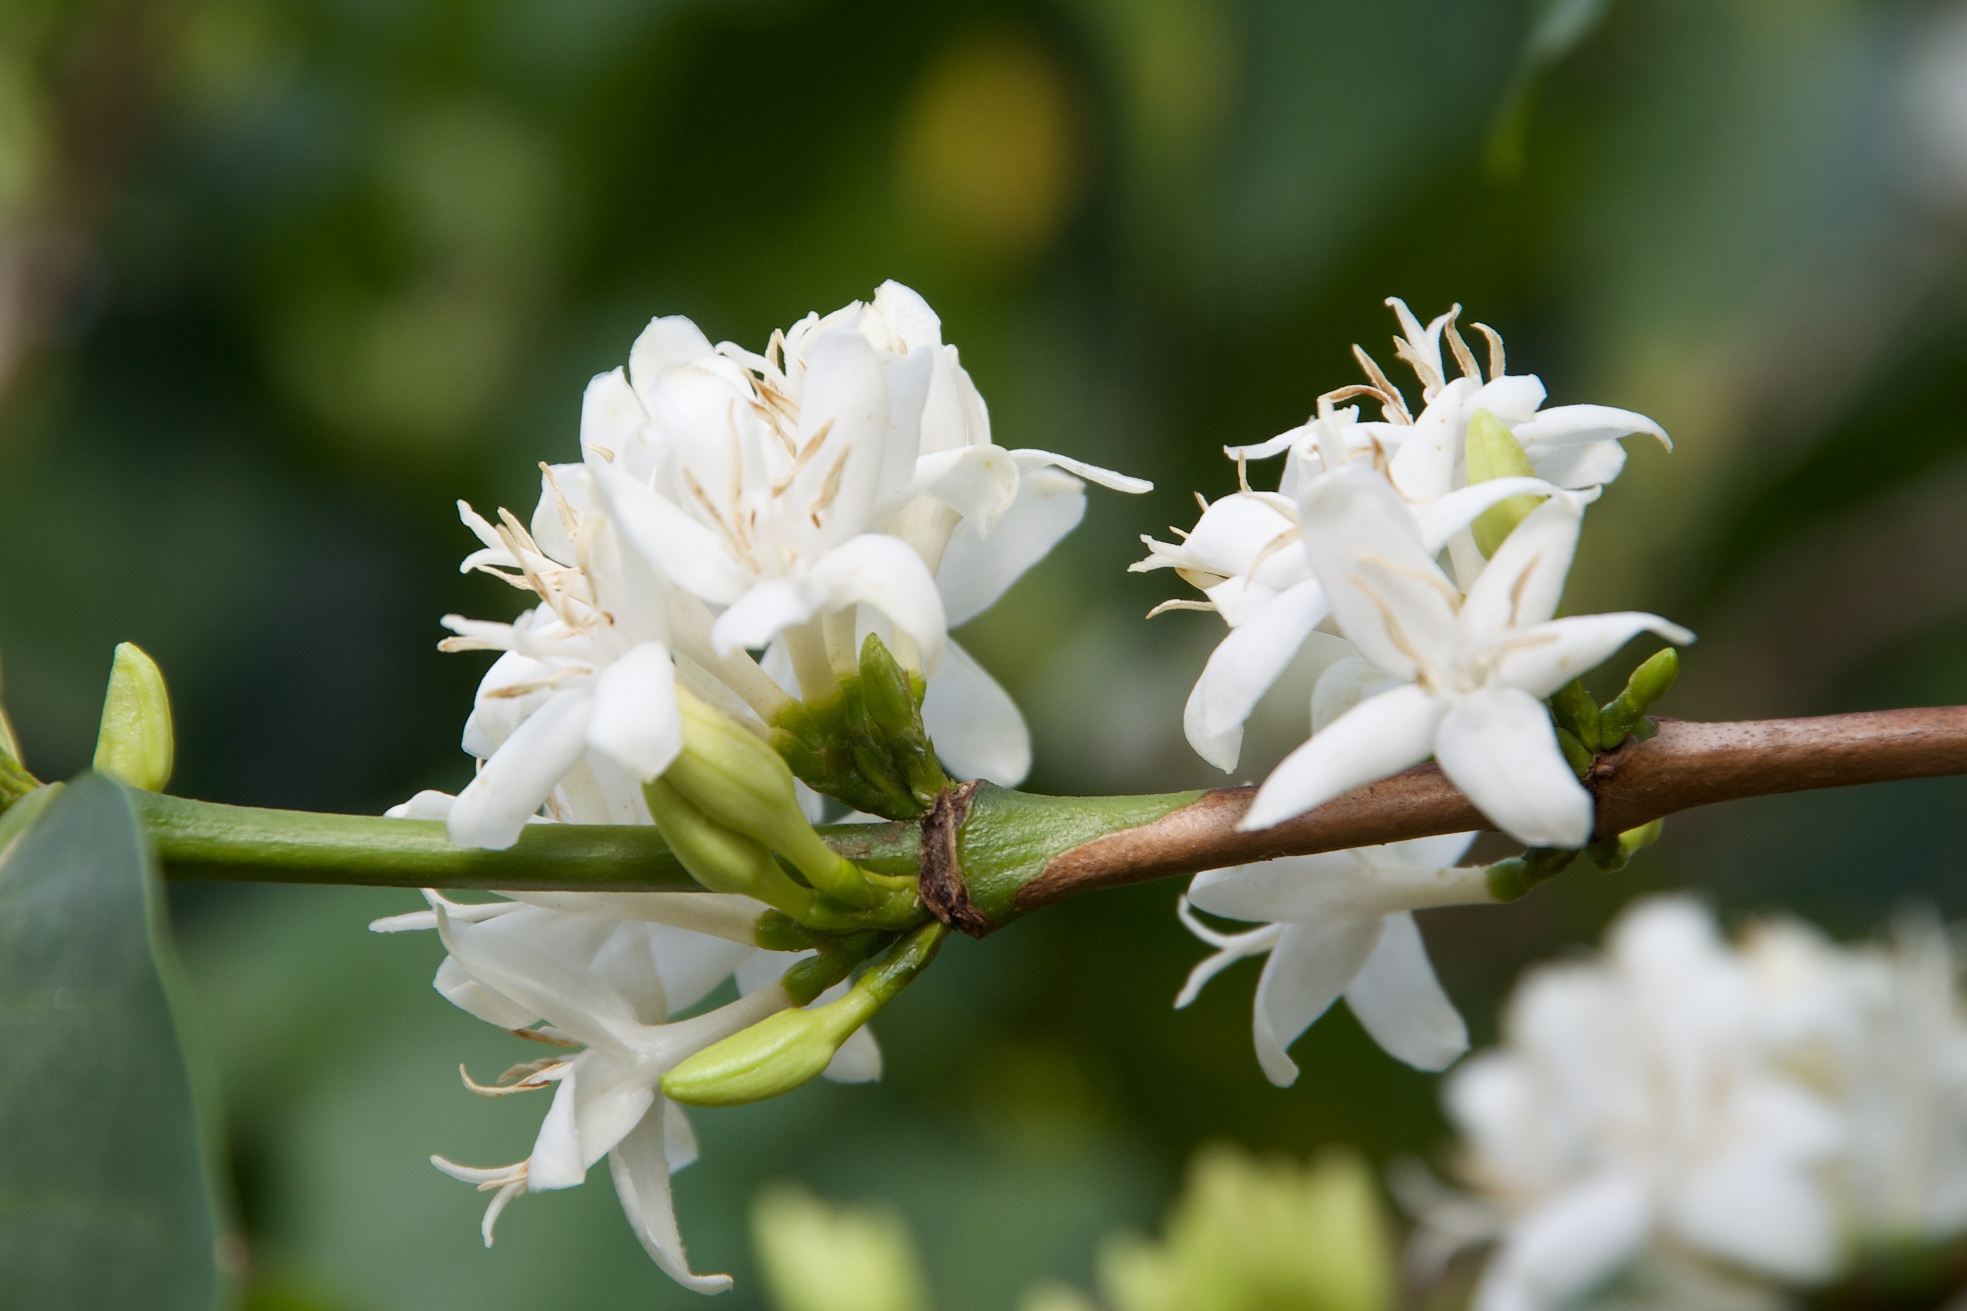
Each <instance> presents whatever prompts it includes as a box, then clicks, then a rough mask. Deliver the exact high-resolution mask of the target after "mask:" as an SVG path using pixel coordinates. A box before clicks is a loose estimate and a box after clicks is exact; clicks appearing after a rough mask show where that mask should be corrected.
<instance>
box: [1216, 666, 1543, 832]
mask: <svg viewBox="0 0 1967 1311" xmlns="http://www.w3.org/2000/svg"><path fill="white" fill-rule="evenodd" d="M1445 709H1446V707H1445V706H1444V705H1443V704H1442V703H1441V702H1439V701H1437V700H1436V699H1435V698H1433V697H1431V696H1429V695H1428V694H1427V693H1426V692H1423V691H1422V690H1421V689H1420V688H1418V687H1415V686H1413V685H1412V684H1408V685H1406V686H1403V687H1397V688H1394V689H1393V690H1392V691H1390V692H1382V693H1381V694H1380V695H1378V696H1376V697H1373V698H1372V699H1370V700H1367V701H1362V702H1360V703H1359V704H1358V705H1357V706H1355V707H1354V708H1353V709H1352V710H1350V711H1348V712H1347V713H1345V714H1343V715H1341V716H1339V718H1338V719H1337V720H1335V721H1334V722H1333V723H1332V726H1331V727H1330V728H1327V729H1326V730H1325V731H1324V732H1322V733H1317V734H1314V735H1313V736H1312V738H1311V740H1310V741H1309V742H1306V743H1305V744H1304V745H1303V746H1301V747H1299V748H1298V749H1297V750H1296V751H1293V752H1292V753H1291V754H1290V755H1288V756H1286V757H1284V760H1283V762H1282V763H1281V764H1279V765H1278V766H1277V768H1276V769H1275V770H1272V771H1271V775H1270V777H1269V778H1267V779H1265V780H1264V785H1263V787H1262V788H1260V789H1258V791H1257V799H1256V800H1255V801H1254V802H1253V803H1252V804H1251V806H1250V813H1249V814H1247V815H1245V816H1244V817H1243V822H1242V823H1240V824H1238V825H1237V827H1238V828H1241V829H1246V830H1248V829H1259V828H1269V827H1270V826H1271V825H1272V824H1279V823H1282V822H1283V821H1284V820H1287V819H1290V818H1291V817H1292V816H1294V815H1302V814H1303V813H1304V812H1305V811H1307V810H1310V809H1311V808H1312V807H1313V806H1320V805H1323V804H1324V803H1325V802H1327V801H1330V800H1331V799H1332V798H1333V797H1336V796H1338V795H1339V794H1340V793H1341V792H1344V791H1346V790H1347V789H1349V788H1355V787H1358V786H1359V785H1360V784H1362V783H1371V782H1373V781H1374V780H1375V779H1381V778H1385V777H1386V776H1387V775H1388V774H1392V773H1395V772H1396V771H1399V770H1402V769H1405V768H1407V766H1409V765H1417V764H1419V763H1420V762H1421V761H1423V760H1426V759H1427V758H1428V756H1429V755H1430V754H1432V753H1433V751H1434V749H1435V748H1434V740H1435V726H1436V725H1437V724H1439V723H1440V722H1441V716H1442V712H1443V711H1444V710H1445ZM1555 742H1556V739H1554V738H1553V739H1552V745H1553V748H1554V747H1555Z"/></svg>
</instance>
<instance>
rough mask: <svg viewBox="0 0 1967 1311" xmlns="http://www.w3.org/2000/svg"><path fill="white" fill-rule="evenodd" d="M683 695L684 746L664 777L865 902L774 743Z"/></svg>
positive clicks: (831, 889) (855, 874)
mask: <svg viewBox="0 0 1967 1311" xmlns="http://www.w3.org/2000/svg"><path fill="white" fill-rule="evenodd" d="M676 701H677V707H678V709H679V710H680V711H681V712H682V718H683V751H682V754H680V755H678V756H677V757H676V761H675V763H673V764H672V765H670V767H669V769H668V770H667V771H666V772H665V773H664V774H663V777H662V781H663V782H665V783H667V784H669V785H670V786H671V787H673V788H674V789H675V790H676V791H677V792H678V793H680V794H681V795H682V796H683V797H684V798H685V799H687V800H688V801H689V802H690V803H691V804H692V805H694V806H696V807H697V808H698V809H699V810H701V811H702V812H703V813H704V814H705V815H708V816H709V817H710V818H711V819H712V820H714V821H716V822H717V823H718V824H721V825H723V826H724V827H725V828H727V829H731V830H733V831H735V832H737V833H740V834H743V835H744V836H746V837H748V838H753V839H756V840H757V841H759V842H762V843H764V844H765V845H766V846H767V847H770V848H771V849H772V850H773V851H776V852H778V853H779V854H780V855H782V856H784V857H785V858H786V859H787V860H789V861H791V862H792V865H793V867H794V868H795V869H797V870H798V871H799V872H800V873H801V874H803V875H805V876H806V881H807V882H808V883H811V884H812V885H813V886H814V887H815V888H818V889H819V890H821V891H822V892H827V893H831V894H833V895H835V896H842V897H846V898H849V899H854V900H858V901H865V900H866V899H867V898H866V896H865V884H864V882H863V880H862V879H861V877H860V871H859V870H858V869H856V868H855V867H854V864H853V862H852V861H850V860H848V859H847V858H846V857H844V856H842V855H840V854H839V853H837V852H835V851H834V850H833V849H832V848H831V847H829V846H827V845H826V843H825V842H823V841H821V840H820V835H819V834H818V833H816V832H814V831H813V826H812V824H811V823H810V822H809V821H808V820H807V818H806V814H805V812H804V811H802V810H801V809H800V808H799V795H798V793H797V792H796V791H795V790H794V787H793V779H792V770H791V769H789V768H788V767H787V766H786V763H785V760H784V759H783V758H782V757H781V756H780V755H779V753H778V752H777V751H776V750H774V749H773V748H772V746H771V744H770V743H768V742H766V741H765V739H764V738H762V737H760V736H759V735H758V734H757V733H754V732H753V731H751V730H750V729H749V728H747V727H745V725H743V724H741V723H739V722H738V721H737V720H736V719H733V718H732V717H731V716H729V715H727V714H725V713H724V712H723V711H722V710H719V709H718V708H717V707H716V706H713V705H711V704H710V703H709V702H708V701H705V700H703V699H702V698H701V697H698V696H696V695H695V694H693V693H691V692H690V691H689V690H688V689H686V688H684V687H682V686H678V687H677V689H676Z"/></svg>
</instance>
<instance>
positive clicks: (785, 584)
mask: <svg viewBox="0 0 1967 1311" xmlns="http://www.w3.org/2000/svg"><path fill="white" fill-rule="evenodd" d="M823 604H824V597H823V596H822V595H821V594H820V590H819V589H818V588H817V587H814V586H812V585H811V583H810V582H809V581H807V580H801V581H798V582H795V581H793V580H792V579H790V578H767V579H766V580H764V581H763V582H761V583H759V584H758V585H757V586H755V587H753V588H752V589H751V590H750V591H748V592H746V593H745V594H744V595H743V596H741V597H739V598H738V599H737V600H736V601H734V602H732V604H731V606H730V608H729V609H727V610H726V611H725V612H724V613H723V614H721V615H719V616H717V622H716V623H714V624H712V625H711V627H710V642H711V646H712V647H713V648H714V649H715V650H716V652H717V654H718V655H720V656H726V655H730V654H731V653H733V652H735V651H742V650H745V649H747V648H750V649H752V650H756V649H757V648H759V647H761V646H767V645H769V644H770V643H771V642H772V641H773V640H774V639H776V638H777V637H778V635H779V634H780V633H782V632H784V631H785V630H786V629H788V628H792V627H795V626H797V625H799V624H803V623H805V622H806V621H807V620H809V619H811V618H812V617H813V616H814V615H817V614H818V613H819V612H820V609H821V607H822V605H823Z"/></svg>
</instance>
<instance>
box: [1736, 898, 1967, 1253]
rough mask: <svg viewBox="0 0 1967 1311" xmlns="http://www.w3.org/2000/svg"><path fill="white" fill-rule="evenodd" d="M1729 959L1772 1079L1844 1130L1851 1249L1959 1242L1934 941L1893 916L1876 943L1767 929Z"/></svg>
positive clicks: (1960, 1144)
mask: <svg viewBox="0 0 1967 1311" xmlns="http://www.w3.org/2000/svg"><path fill="white" fill-rule="evenodd" d="M1741 954H1742V958H1743V961H1744V963H1745V964H1746V967H1747V968H1748V970H1749V972H1750V975H1751V977H1752V979H1753V981H1754V984H1755V987H1756V989H1757V995H1758V998H1759V999H1760V1002H1761V1005H1762V1006H1763V1008H1764V1010H1765V1012H1766V1014H1767V1017H1768V1018H1767V1020H1766V1023H1767V1025H1768V1027H1769V1029H1770V1031H1771V1034H1772V1037H1773V1040H1774V1041H1775V1043H1776V1045H1777V1050H1778V1053H1779V1058H1780V1060H1781V1061H1782V1064H1783V1066H1784V1068H1785V1069H1787V1070H1789V1071H1791V1072H1792V1073H1793V1074H1794V1075H1795V1076H1796V1077H1797V1078H1799V1079H1801V1080H1803V1081H1804V1082H1806V1083H1808V1084H1809V1085H1810V1086H1811V1087H1812V1088H1814V1089H1816V1090H1817V1091H1818V1092H1819V1093H1820V1094H1821V1095H1822V1096H1824V1097H1825V1098H1827V1099H1828V1100H1829V1101H1830V1102H1831V1103H1832V1104H1833V1105H1835V1106H1836V1107H1837V1109H1838V1112H1839V1115H1840V1116H1841V1118H1842V1120H1843V1125H1844V1137H1845V1142H1846V1147H1847V1150H1846V1153H1845V1154H1844V1156H1843V1157H1842V1158H1841V1160H1840V1163H1839V1169H1838V1170H1837V1172H1836V1174H1835V1176H1834V1182H1835V1184H1836V1191H1837V1197H1838V1201H1839V1209H1840V1212H1841V1218H1842V1224H1843V1228H1844V1230H1845V1233H1846V1235H1847V1238H1848V1239H1849V1243H1850V1246H1851V1247H1853V1248H1854V1249H1856V1250H1858V1251H1861V1252H1874V1253H1890V1252H1893V1251H1896V1250H1901V1249H1904V1248H1906V1247H1908V1246H1915V1245H1922V1244H1923V1245H1931V1244H1940V1243H1946V1242H1950V1241H1952V1240H1954V1239H1956V1238H1958V1237H1960V1236H1961V1235H1962V1234H1963V1233H1967V1014H1963V1005H1962V1002H1963V998H1962V995H1961V990H1960V977H1959V967H1958V965H1957V964H1956V963H1955V961H1954V958H1953V952H1952V949H1951V947H1950V945H1949V943H1948V939H1947V933H1946V930H1945V929H1944V928H1943V927H1942V926H1941V925H1940V924H1939V923H1938V922H1937V921H1936V920H1935V919H1934V918H1933V916H1932V915H1931V914H1930V913H1921V912H1906V913H1903V914H1901V915H1900V916H1899V918H1898V920H1897V921H1896V922H1895V923H1894V925H1893V933H1892V936H1891V938H1890V940H1889V941H1888V942H1887V943H1884V944H1864V945H1859V946H1854V947H1845V946H1841V945H1839V944H1838V943H1835V942H1833V941H1831V940H1830V939H1829V938H1827V937H1825V936H1824V935H1823V934H1822V933H1821V932H1819V931H1818V930H1816V929H1815V928H1813V927H1811V926H1809V925H1807V924H1803V923H1800V922H1798V921H1795V920H1777V921H1773V922H1768V923H1763V924H1759V925H1756V926H1755V927H1754V928H1753V929H1752V930H1751V931H1750V932H1749V933H1748V934H1747V935H1746V937H1745V939H1744V941H1743V944H1742V952H1741Z"/></svg>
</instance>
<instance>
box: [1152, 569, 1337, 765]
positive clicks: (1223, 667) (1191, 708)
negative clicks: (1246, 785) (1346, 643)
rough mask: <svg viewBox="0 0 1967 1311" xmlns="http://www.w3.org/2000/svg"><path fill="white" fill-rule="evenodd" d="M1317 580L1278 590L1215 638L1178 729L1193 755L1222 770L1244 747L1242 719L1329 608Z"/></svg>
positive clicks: (1246, 716) (1288, 664) (1255, 704)
mask: <svg viewBox="0 0 1967 1311" xmlns="http://www.w3.org/2000/svg"><path fill="white" fill-rule="evenodd" d="M1328 610H1329V607H1327V606H1326V604H1325V589H1324V588H1322V587H1320V586H1319V585H1318V581H1317V580H1316V579H1312V580H1310V581H1308V582H1303V583H1299V584H1298V585H1297V586H1296V587H1293V588H1291V589H1289V590H1288V591H1285V592H1282V593H1280V594H1279V595H1278V596H1277V597H1276V599H1274V600H1273V601H1272V602H1271V603H1270V604H1269V605H1267V606H1265V607H1264V608H1263V609H1262V610H1260V611H1258V612H1257V613H1256V614H1254V615H1252V616H1251V617H1250V619H1249V620H1248V621H1247V622H1245V623H1244V624H1243V625H1242V626H1241V627H1239V628H1232V629H1231V630H1230V632H1229V636H1227V637H1225V638H1224V639H1223V640H1222V641H1221V643H1219V644H1218V645H1217V647H1216V649H1215V651H1214V652H1212V653H1211V654H1210V656H1209V663H1208V664H1207V665H1205V666H1204V667H1203V669H1202V676H1201V677H1200V678H1198V679H1196V681H1195V690H1194V691H1193V692H1191V693H1189V698H1188V705H1187V707H1186V708H1185V709H1184V710H1183V712H1182V729H1183V731H1184V732H1186V733H1187V734H1188V743H1189V745H1190V746H1192V747H1194V748H1195V751H1196V754H1198V755H1200V756H1201V757H1202V758H1203V759H1204V760H1206V761H1208V762H1209V763H1210V764H1212V765H1214V766H1215V767H1216V768H1217V769H1220V770H1222V771H1223V772H1225V773H1227V772H1229V771H1230V770H1233V769H1235V768H1236V760H1237V757H1238V756H1239V755H1241V754H1242V750H1243V723H1244V721H1245V720H1247V719H1249V717H1250V714H1251V712H1252V711H1254V710H1255V709H1256V708H1257V702H1258V701H1259V700H1261V699H1262V698H1263V695H1264V693H1266V692H1268V691H1269V690H1270V688H1271V685H1272V684H1274V683H1275V682H1276V681H1277V680H1278V678H1279V677H1280V676H1281V675H1282V674H1283V672H1284V670H1285V669H1286V668H1288V667H1289V666H1290V663H1291V661H1292V659H1293V658H1294V657H1295V656H1296V655H1297V654H1298V651H1299V649H1300V648H1301V647H1303V646H1304V644H1305V639H1307V638H1308V637H1310V636H1311V631H1312V629H1314V628H1316V627H1317V626H1318V625H1319V623H1320V622H1322V621H1323V620H1324V618H1325V616H1326V614H1327V613H1328Z"/></svg>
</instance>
